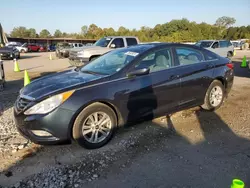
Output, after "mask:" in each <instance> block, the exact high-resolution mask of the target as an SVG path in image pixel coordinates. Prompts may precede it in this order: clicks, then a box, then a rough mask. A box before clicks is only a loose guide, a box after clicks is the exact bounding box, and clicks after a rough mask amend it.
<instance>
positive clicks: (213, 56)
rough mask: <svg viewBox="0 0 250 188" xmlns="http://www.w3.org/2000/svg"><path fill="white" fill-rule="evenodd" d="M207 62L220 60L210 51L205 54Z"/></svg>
mask: <svg viewBox="0 0 250 188" xmlns="http://www.w3.org/2000/svg"><path fill="white" fill-rule="evenodd" d="M204 54H205V58H206V60H215V59H218V57H217V55H216V54H215V53H213V52H211V51H209V50H206V51H205V52H204Z"/></svg>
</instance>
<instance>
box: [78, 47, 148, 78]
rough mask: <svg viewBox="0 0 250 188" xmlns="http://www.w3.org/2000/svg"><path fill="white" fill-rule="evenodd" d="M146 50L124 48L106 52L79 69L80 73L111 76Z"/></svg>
mask: <svg viewBox="0 0 250 188" xmlns="http://www.w3.org/2000/svg"><path fill="white" fill-rule="evenodd" d="M145 49H146V48H143V49H141V48H125V49H119V50H114V51H111V52H108V53H106V54H104V55H102V56H101V57H99V58H97V59H95V60H94V61H92V62H90V63H89V64H87V65H85V66H84V67H82V68H81V72H87V73H92V74H102V75H112V74H114V73H116V72H118V71H120V70H121V69H122V68H123V67H125V66H126V65H127V64H129V63H130V62H131V61H132V60H133V59H135V58H136V56H138V55H139V54H140V53H141V52H143V51H144V50H145Z"/></svg>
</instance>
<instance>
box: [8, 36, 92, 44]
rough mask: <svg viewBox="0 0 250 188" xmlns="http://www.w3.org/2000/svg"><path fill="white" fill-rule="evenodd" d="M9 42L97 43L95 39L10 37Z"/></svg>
mask: <svg viewBox="0 0 250 188" xmlns="http://www.w3.org/2000/svg"><path fill="white" fill-rule="evenodd" d="M8 41H9V42H21V43H37V44H44V45H50V44H57V43H58V42H70V43H82V44H87V43H95V42H96V40H95V39H73V38H13V37H8Z"/></svg>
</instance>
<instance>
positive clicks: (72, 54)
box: [69, 51, 77, 57]
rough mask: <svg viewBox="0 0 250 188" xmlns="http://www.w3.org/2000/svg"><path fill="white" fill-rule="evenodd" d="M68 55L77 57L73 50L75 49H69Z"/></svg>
mask: <svg viewBox="0 0 250 188" xmlns="http://www.w3.org/2000/svg"><path fill="white" fill-rule="evenodd" d="M69 56H70V57H77V52H75V51H70V52H69Z"/></svg>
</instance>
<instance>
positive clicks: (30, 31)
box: [27, 28, 36, 38]
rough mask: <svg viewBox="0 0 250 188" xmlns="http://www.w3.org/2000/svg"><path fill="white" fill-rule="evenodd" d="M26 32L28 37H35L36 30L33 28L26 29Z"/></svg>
mask: <svg viewBox="0 0 250 188" xmlns="http://www.w3.org/2000/svg"><path fill="white" fill-rule="evenodd" d="M27 32H28V35H29V37H30V38H36V30H35V29H34V28H30V29H28V31H27Z"/></svg>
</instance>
